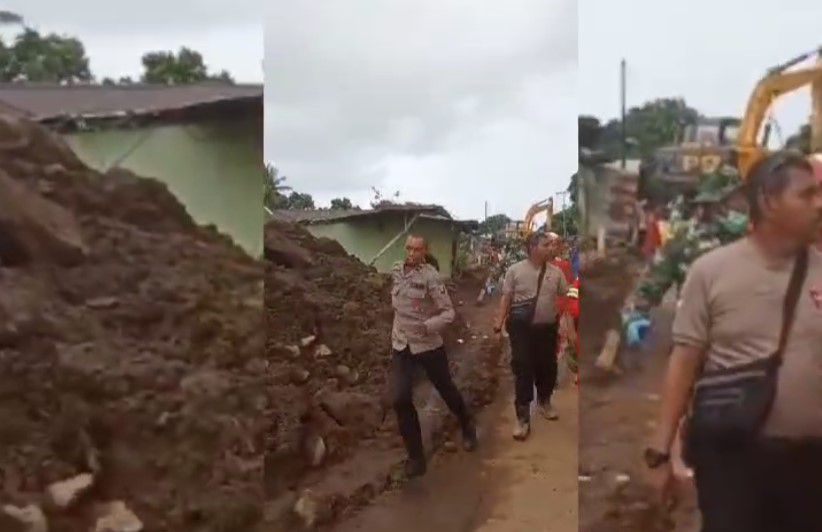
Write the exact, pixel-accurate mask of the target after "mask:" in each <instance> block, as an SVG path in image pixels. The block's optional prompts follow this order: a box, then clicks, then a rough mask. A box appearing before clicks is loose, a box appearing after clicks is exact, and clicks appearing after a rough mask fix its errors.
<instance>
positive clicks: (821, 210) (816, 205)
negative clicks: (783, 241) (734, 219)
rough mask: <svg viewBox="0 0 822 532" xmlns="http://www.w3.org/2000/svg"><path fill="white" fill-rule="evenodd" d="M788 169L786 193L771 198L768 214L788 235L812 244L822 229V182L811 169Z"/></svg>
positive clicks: (767, 206)
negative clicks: (821, 183)
mask: <svg viewBox="0 0 822 532" xmlns="http://www.w3.org/2000/svg"><path fill="white" fill-rule="evenodd" d="M789 172H790V174H789V176H790V179H789V182H788V186H787V187H786V188H785V190H784V192H783V193H782V194H781V195H778V196H775V197H772V198H768V200H767V202H766V216H767V218H768V219H769V220H771V222H772V223H773V224H774V225H775V226H776V227H778V228H779V229H780V230H782V231H784V232H785V233H786V234H787V235H790V236H791V237H793V238H796V239H798V240H800V241H802V242H805V243H811V242H814V241H816V240H817V239H818V237H819V234H820V230H822V185H820V183H819V181H817V180H816V178H815V177H814V175H813V174H812V173H811V172H807V171H805V170H800V169H791V170H789Z"/></svg>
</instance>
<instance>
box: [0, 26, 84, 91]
mask: <svg viewBox="0 0 822 532" xmlns="http://www.w3.org/2000/svg"><path fill="white" fill-rule="evenodd" d="M92 79H93V76H92V74H91V70H90V68H89V60H88V57H87V56H86V50H85V47H84V46H83V43H82V42H80V40H78V39H76V38H74V37H64V36H60V35H57V34H54V33H50V34H47V35H41V34H40V33H39V32H37V31H36V30H33V29H31V28H24V29H23V31H22V32H21V33H19V34H18V35H17V36H16V37H15V38H14V41H13V42H12V43H11V44H10V45H7V44H6V43H5V42H3V41H2V40H0V81H3V82H11V81H30V82H40V83H64V82H70V83H71V82H73V83H77V82H88V81H92Z"/></svg>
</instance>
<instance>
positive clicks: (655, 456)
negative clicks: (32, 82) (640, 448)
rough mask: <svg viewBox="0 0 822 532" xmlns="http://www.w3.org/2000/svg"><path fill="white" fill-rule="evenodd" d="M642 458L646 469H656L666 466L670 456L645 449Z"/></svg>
mask: <svg viewBox="0 0 822 532" xmlns="http://www.w3.org/2000/svg"><path fill="white" fill-rule="evenodd" d="M643 458H644V459H645V465H647V466H648V469H656V468H658V467H659V466H661V465H663V464H666V463H667V462H668V461H669V460H670V459H671V455H670V454H668V453H663V452H660V451H657V450H656V449H652V448H650V447H648V448H647V449H645V453H644V454H643Z"/></svg>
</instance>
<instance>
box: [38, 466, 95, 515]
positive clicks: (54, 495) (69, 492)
mask: <svg viewBox="0 0 822 532" xmlns="http://www.w3.org/2000/svg"><path fill="white" fill-rule="evenodd" d="M92 484H94V476H93V475H92V474H90V473H82V474H80V475H77V476H76V477H73V478H70V479H68V480H63V481H60V482H55V483H54V484H52V485H50V486H49V487H48V489H47V491H48V495H49V499H51V502H53V503H54V505H55V506H57V507H58V508H62V509H65V508H68V507H69V506H71V505H72V504H73V503H74V502H75V501H77V499H78V498H79V497H80V496H81V495H83V493H85V492H86V491H87V490H88V489H89V488H91V485H92Z"/></svg>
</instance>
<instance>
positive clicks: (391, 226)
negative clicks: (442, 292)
mask: <svg viewBox="0 0 822 532" xmlns="http://www.w3.org/2000/svg"><path fill="white" fill-rule="evenodd" d="M408 219H409V220H410V219H411V215H409V217H408ZM452 225H453V224H451V223H450V222H446V221H438V220H430V219H418V220H417V221H416V222H414V225H413V226H412V229H411V232H412V233H414V234H419V235H421V236H424V237H425V238H426V240H427V241H428V249H429V251H430V252H431V254H432V255H434V257H435V258H436V259H437V261H438V262H439V266H440V273H441V274H442V275H444V276H445V277H449V278H450V277H451V259H452V243H453V242H454V241H455V240H456V238H457V232H456V230H455V229H453V228H452ZM404 227H405V221H404V217H403V215H400V214H386V215H381V216H363V217H360V218H353V219H349V220H342V221H339V222H336V223H327V224H315V225H308V226H306V228H307V229H308V230H309V232H311V234H313V235H314V236H317V237H321V236H322V237H327V238H332V239H334V240H336V241H337V242H339V243H340V244H341V245H342V247H344V248H345V250H346V251H348V252H349V253H350V254H352V255H354V256H355V257H357V258H358V259H360V260H361V261H363V262H365V263H366V264H367V263H368V262H370V261H371V259H373V258H374V256H375V255H376V254H377V253H379V252H380V250H381V249H382V248H383V247H384V246H385V245H386V244H388V242H389V241H390V240H391V239H392V238H394V236H396V235H397V233H399V232H400V231H402V230H403V228H404ZM404 258H405V238H400V239H399V240H397V241H396V242H395V243H394V244H393V245H392V246H391V248H390V249H389V250H388V251H386V252H385V254H383V255H382V256H381V257H380V258H379V259H378V260H377V262H376V263H374V267H375V268H377V270H378V271H380V272H389V271H390V270H391V267H392V266H393V265H394V263H395V262H397V261H400V260H403V259H404Z"/></svg>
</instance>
